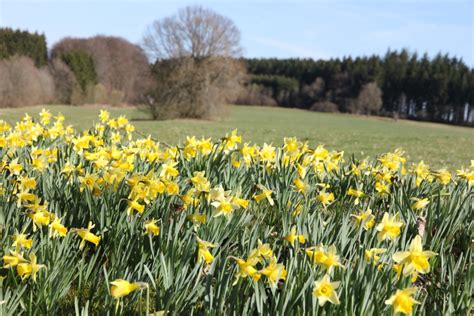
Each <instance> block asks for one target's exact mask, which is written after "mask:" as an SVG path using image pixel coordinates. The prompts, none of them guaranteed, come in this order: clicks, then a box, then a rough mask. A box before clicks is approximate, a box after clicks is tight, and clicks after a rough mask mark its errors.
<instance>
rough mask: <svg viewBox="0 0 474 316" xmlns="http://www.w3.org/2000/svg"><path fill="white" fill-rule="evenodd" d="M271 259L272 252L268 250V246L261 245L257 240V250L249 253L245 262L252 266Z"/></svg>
mask: <svg viewBox="0 0 474 316" xmlns="http://www.w3.org/2000/svg"><path fill="white" fill-rule="evenodd" d="M272 257H273V251H272V249H271V248H270V245H269V244H264V243H262V241H261V240H260V239H259V240H258V246H257V248H255V249H252V250H251V251H250V253H249V256H248V258H247V261H248V262H250V263H251V264H252V265H253V266H254V265H256V264H257V263H262V262H263V261H264V260H266V259H270V258H272Z"/></svg>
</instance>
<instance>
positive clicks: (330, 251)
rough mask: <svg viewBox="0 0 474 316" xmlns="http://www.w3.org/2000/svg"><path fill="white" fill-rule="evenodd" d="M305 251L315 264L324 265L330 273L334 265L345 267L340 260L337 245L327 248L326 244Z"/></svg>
mask: <svg viewBox="0 0 474 316" xmlns="http://www.w3.org/2000/svg"><path fill="white" fill-rule="evenodd" d="M305 252H306V254H307V255H308V257H309V258H310V259H311V261H312V262H313V263H314V264H317V265H320V266H322V267H323V268H325V269H326V270H327V272H328V273H331V272H332V270H333V269H334V267H339V268H344V266H343V265H342V264H341V262H340V261H339V256H338V255H337V250H336V246H335V245H331V246H330V247H329V248H327V249H326V247H324V246H317V247H312V248H307V249H306V250H305Z"/></svg>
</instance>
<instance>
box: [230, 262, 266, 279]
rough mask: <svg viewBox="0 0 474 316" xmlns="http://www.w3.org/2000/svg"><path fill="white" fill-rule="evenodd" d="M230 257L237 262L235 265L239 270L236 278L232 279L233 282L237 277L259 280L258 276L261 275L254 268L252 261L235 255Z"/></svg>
mask: <svg viewBox="0 0 474 316" xmlns="http://www.w3.org/2000/svg"><path fill="white" fill-rule="evenodd" d="M230 258H232V259H234V260H235V261H236V262H237V265H238V266H239V272H238V273H237V278H236V280H235V281H234V284H237V282H238V280H239V278H246V277H250V278H252V279H253V280H254V281H258V280H260V277H261V276H262V275H261V273H260V272H259V271H258V270H257V269H255V267H254V264H253V262H251V261H249V260H244V259H241V258H236V257H230Z"/></svg>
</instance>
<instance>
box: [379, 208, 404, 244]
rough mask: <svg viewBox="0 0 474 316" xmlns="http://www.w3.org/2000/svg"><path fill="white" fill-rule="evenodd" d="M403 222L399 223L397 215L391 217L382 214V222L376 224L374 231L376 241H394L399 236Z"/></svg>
mask: <svg viewBox="0 0 474 316" xmlns="http://www.w3.org/2000/svg"><path fill="white" fill-rule="evenodd" d="M403 225H404V224H403V222H400V220H399V215H398V213H397V214H395V215H394V216H391V215H390V214H388V213H384V214H383V218H382V222H381V223H380V224H378V225H377V226H376V227H375V229H376V230H377V231H378V234H377V240H378V241H383V240H386V239H390V240H394V239H395V238H397V236H398V235H400V231H401V228H402V227H403Z"/></svg>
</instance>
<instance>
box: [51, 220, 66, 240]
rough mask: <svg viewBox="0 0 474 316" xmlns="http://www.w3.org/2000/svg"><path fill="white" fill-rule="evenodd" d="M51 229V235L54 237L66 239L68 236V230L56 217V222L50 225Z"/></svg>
mask: <svg viewBox="0 0 474 316" xmlns="http://www.w3.org/2000/svg"><path fill="white" fill-rule="evenodd" d="M49 228H50V235H51V236H52V237H56V236H60V237H65V236H66V234H67V228H66V227H64V225H63V224H61V219H59V218H58V217H55V218H54V220H53V221H52V222H51V224H50V225H49Z"/></svg>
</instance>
